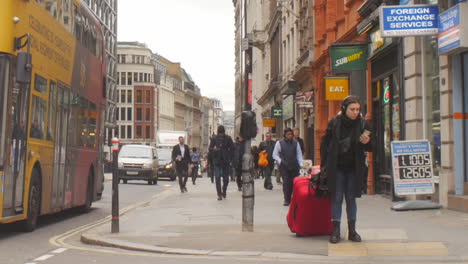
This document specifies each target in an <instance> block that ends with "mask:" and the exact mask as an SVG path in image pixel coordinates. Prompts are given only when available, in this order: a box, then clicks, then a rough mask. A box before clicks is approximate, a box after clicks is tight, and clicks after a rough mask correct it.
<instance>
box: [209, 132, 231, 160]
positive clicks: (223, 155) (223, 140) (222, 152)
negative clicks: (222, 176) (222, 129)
mask: <svg viewBox="0 0 468 264" xmlns="http://www.w3.org/2000/svg"><path fill="white" fill-rule="evenodd" d="M215 147H216V150H215ZM209 151H210V152H211V153H212V155H213V156H212V157H213V164H214V165H215V166H218V167H228V166H229V165H230V164H231V161H232V157H233V154H234V143H233V142H232V138H231V137H230V136H227V135H217V136H214V137H212V138H211V142H210V146H209Z"/></svg>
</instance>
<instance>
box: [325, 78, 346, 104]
mask: <svg viewBox="0 0 468 264" xmlns="http://www.w3.org/2000/svg"><path fill="white" fill-rule="evenodd" d="M325 91H326V92H325V99H326V100H327V101H334V100H343V99H344V98H345V97H346V96H348V95H349V78H348V77H341V76H340V77H326V78H325Z"/></svg>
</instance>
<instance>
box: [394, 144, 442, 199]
mask: <svg viewBox="0 0 468 264" xmlns="http://www.w3.org/2000/svg"><path fill="white" fill-rule="evenodd" d="M391 148H392V165H393V182H394V185H395V193H396V195H413V194H432V193H434V179H433V177H432V176H433V170H432V154H431V145H430V143H429V141H427V140H411V141H393V142H392V146H391Z"/></svg>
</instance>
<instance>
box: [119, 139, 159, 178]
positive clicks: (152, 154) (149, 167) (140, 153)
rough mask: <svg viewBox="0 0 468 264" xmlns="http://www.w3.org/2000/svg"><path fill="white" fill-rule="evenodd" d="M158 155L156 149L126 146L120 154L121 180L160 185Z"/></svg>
mask: <svg viewBox="0 0 468 264" xmlns="http://www.w3.org/2000/svg"><path fill="white" fill-rule="evenodd" d="M158 165H159V164H158V154H157V152H156V148H154V147H151V146H146V145H124V146H123V147H122V149H120V152H119V159H118V173H119V180H122V181H123V182H124V183H127V181H128V180H145V181H148V184H150V185H151V184H157V183H158Z"/></svg>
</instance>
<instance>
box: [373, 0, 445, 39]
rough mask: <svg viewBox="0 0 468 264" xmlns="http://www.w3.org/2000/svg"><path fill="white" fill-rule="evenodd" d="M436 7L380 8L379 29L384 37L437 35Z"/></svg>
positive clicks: (437, 8)
mask: <svg viewBox="0 0 468 264" xmlns="http://www.w3.org/2000/svg"><path fill="white" fill-rule="evenodd" d="M438 15H439V7H438V6H437V5H412V6H382V7H381V9H380V28H381V29H382V36H384V37H405V36H422V35H437V34H438V33H439V24H438Z"/></svg>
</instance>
